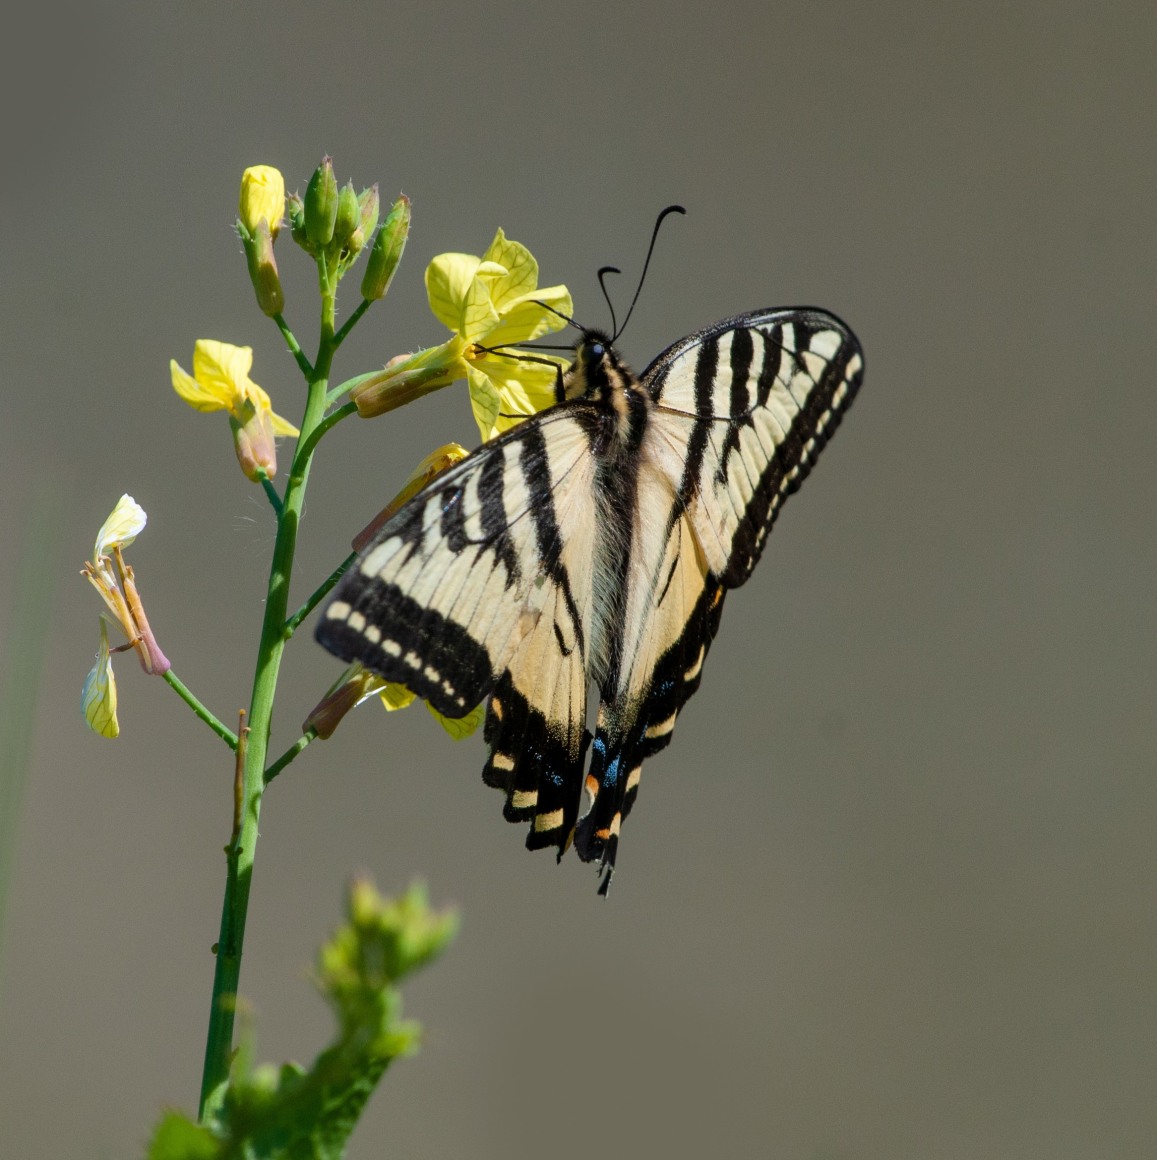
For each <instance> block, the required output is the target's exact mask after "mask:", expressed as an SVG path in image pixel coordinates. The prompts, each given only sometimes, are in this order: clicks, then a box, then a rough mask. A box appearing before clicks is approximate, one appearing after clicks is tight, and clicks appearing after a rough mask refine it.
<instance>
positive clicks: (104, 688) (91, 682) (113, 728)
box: [80, 616, 121, 738]
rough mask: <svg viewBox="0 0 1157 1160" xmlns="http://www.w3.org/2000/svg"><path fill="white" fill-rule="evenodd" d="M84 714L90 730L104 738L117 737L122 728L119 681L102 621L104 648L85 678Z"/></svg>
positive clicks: (81, 703)
mask: <svg viewBox="0 0 1157 1160" xmlns="http://www.w3.org/2000/svg"><path fill="white" fill-rule="evenodd" d="M80 711H81V712H82V713H83V714H84V720H85V722H86V724H87V725H88V727H89V728H90V729H91V730H92V731H93V732H94V733H99V734H100V735H101V737H109V738H113V737H117V736H118V735H119V734H120V731H121V727H120V724H119V722H118V721H117V682H116V676H115V675H114V673H113V671H112V656H111V655H110V653H109V647H108V627H107V626H106V624H105V620H104V617H103V616H102V617H101V618H100V648H99V650H98V652H97V654H96V664H95V665H93V666H92V669H91V671H90V672H89V674H88V676H87V677H85V678H84V688H83V689H82V690H81V693H80Z"/></svg>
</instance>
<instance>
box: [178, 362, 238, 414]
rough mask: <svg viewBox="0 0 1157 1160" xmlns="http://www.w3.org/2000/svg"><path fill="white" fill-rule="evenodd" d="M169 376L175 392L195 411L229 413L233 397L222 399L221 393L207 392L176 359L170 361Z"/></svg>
mask: <svg viewBox="0 0 1157 1160" xmlns="http://www.w3.org/2000/svg"><path fill="white" fill-rule="evenodd" d="M169 375H170V377H171V378H172V381H173V390H174V391H176V392H177V394H178V395H180V396H181V398H182V399H184V400H185V402H186V403H188V404H189V406H190V407H192V408H193V409H194V410H195V411H228V410H229V404H230V402H231V401H232V396H229V397H222V395H221V394H220V393H215V392H213V391H208V390H206V389H205V388H204V387H203V386H201V384H200V383H198V382H197V380H196V379H195V378H193V376H192V375H191V374H189V372H188V371H186V370H184V369H182V368H181V367H180V366H179V365H178V363H177V360H176V359H175V358H173V359H169Z"/></svg>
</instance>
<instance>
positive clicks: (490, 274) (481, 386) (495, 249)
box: [350, 230, 574, 440]
mask: <svg viewBox="0 0 1157 1160" xmlns="http://www.w3.org/2000/svg"><path fill="white" fill-rule="evenodd" d="M426 294H427V296H428V298H429V300H430V309H431V310H432V311H433V312H434V315H435V317H436V318H437V319H438V320H439V321H440V322H442V323H444V324H445V325H446V326H448V327H449V328H450V329H451V330H452V331H454V336H453V338H450V339H448V340H447V341H446V342H444V343H442V344H441V345H440V346H435V347H430V348H429V349H428V350H420V351H418V352H417V353H416V354H411V355H404V356H401V357H399V358H397V359H393V360H391V362H390V363H389V364H388V365H387V366H386V368H385V369H384V370H381V371H375V372H373V373H371V374H368V375H363V376H362V377H361V378H360V379H358V380H357V381H356V383H355V384H354V386H353V387H352V388H351V389H350V398H351V399H352V400H353V401H354V402H355V403H356V404H357V407H358V414H359V415H361V416H362V418H364V419H368V418H371V417H372V416H374V415H381V414H383V413H384V412H385V411H390V410H393V408H394V407H400V406H402V405H403V404H404V403H409V402H412V401H413V400H414V399H417V398H419V397H420V396H422V395H426V394H429V393H430V392H431V391H435V390H438V389H439V388H440V387H444V386H447V385H448V384H449V383H452V382H455V381H456V380H458V379H466V380H467V382H468V383H469V386H470V403H471V406H472V407H473V409H474V418H475V420H476V421H477V423H478V430H479V432H480V433H481V435H482V438H483V440H487V439H492V438H494V436H495V435H497V434H498V433H499V432H500V431H505V430H507V428H509V427H513V426H515V425H516V424H517V423H519V422H521V421H522V420H523V419H525V418H527V417H528V416H530V415H533V414H534V413H535V412H536V411H541V410H542V409H543V408H544V407H549V406H550V405H551V404H552V403H554V402H555V401H556V396H555V385H556V383H557V382H558V377H559V374H560V373H561V370H562V369H563V368H565V366H566V361H565V360H564V359H549V360H547V361H545V362H544V361H541V360H542V359H543V356H541V355H539V356H536V358H537V359H538V360H539V361H534V362H532V361H529V360H527V359H524V358H519V357H518V355H517V352H515V351H511V352H510V353H509V354H505V355H504V354H497V353H494V351H493V348H494V347H499V346H501V347H507V346H513V345H515V344H517V343H523V342H530V341H532V340H533V339H535V338H540V337H541V336H542V335H544V334H549V333H550V332H551V331H555V330H560V329H561V328H562V327H563V326H565V325H566V321H565V320H564V319H563V318H561V317H559V315H560V314H566V315H569V314H570V313H571V311H572V310H573V309H574V307H573V306H572V304H571V297H570V292H569V291H568V290H567V288H566V287H565V286H546V287H544V288H542V289H541V290H540V289H538V263H537V262H536V261H535V260H534V257H533V255H532V254H531V253H530V251H529V250H528V249H527V248H526V247H525V246H524V245H522V244H521V243H520V242H512V241H510V240H508V239H507V237H506V235H505V234H504V233H503V232H502V231H501V230H499V231H498V233H497V234H496V235H495V237H494V241H493V242H491V243H490V248H489V249H488V250H487V251H486V253H485V254H483V255H482V257H480V258H479V257H475V256H474V255H473V254H439V255H438V256H437V257H436V258H434V260H433V261H432V262H431V263H430V265H429V266H428V267H427V268H426ZM540 303H545V304H546V305H545V306H544V305H540ZM548 306H549V307H552V308H553V309H547V307H548ZM554 311H558V313H557V314H556V313H554Z"/></svg>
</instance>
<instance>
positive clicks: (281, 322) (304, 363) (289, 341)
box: [273, 314, 313, 380]
mask: <svg viewBox="0 0 1157 1160" xmlns="http://www.w3.org/2000/svg"><path fill="white" fill-rule="evenodd" d="M273 321H274V322H276V323H277V329H278V330H280V331H281V336H282V338H284V339H285V345H286V346H288V347H289V353H290V354H291V355H293V357H294V358H295V359H296V360H297V365H298V366H299V367H300V368H301V373H302V374H303V375H304V376H305V377H306V379H307V380H309V379H311V378H312V377H313V367H312V366H310V363H309V359H307V358H306V357H305V352H304V351H302V349H301V344H300V343H299V342H298V341H297V335H295V334H294V333H293V331H292V330H290V329H289V324H288V323H287V322H286V321H285V319H284V318H282V316H281V315H280V314H275V315H274V316H273Z"/></svg>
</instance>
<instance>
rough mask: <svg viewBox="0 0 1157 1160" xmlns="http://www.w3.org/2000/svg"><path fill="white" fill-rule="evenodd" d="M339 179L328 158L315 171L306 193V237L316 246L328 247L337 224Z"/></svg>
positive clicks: (322, 160) (324, 158) (323, 159)
mask: <svg viewBox="0 0 1157 1160" xmlns="http://www.w3.org/2000/svg"><path fill="white" fill-rule="evenodd" d="M337 203H338V192H337V178H336V177H334V175H333V161H332V160H331V159H330V158H328V157H323V158H322V159H321V164H320V165H319V166H318V167H317V168H316V169H315V170H314V171H313V176H312V177H311V178H310V179H309V186H308V188H307V189H306V191H305V235H306V238H307V239H308V240H309V241H310V242H311V243H312V244H313V245H315V246H328V245H329V244H330V242H331V241H332V240H333V229H334V225H335V223H336V222H337Z"/></svg>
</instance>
